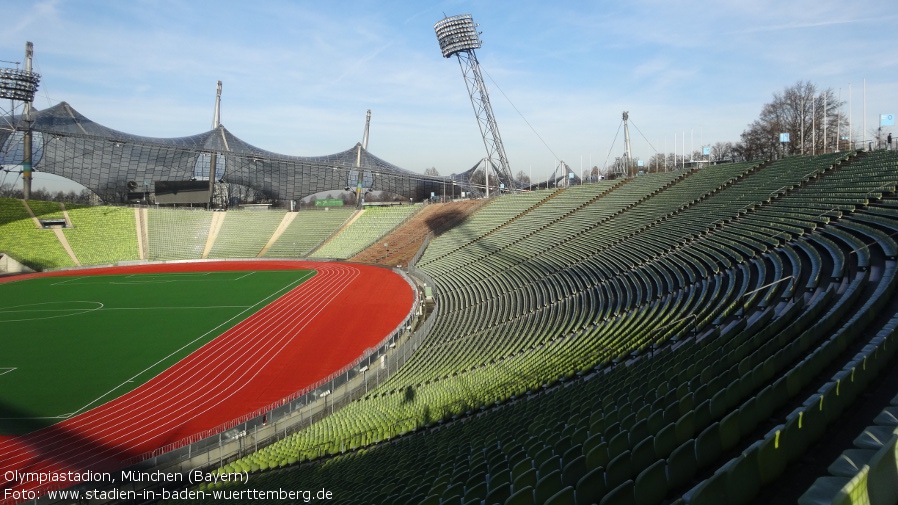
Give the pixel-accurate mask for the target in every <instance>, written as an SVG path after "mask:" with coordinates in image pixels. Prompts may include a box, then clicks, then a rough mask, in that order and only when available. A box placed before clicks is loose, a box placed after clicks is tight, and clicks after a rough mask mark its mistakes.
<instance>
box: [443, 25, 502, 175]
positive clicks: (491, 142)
mask: <svg viewBox="0 0 898 505" xmlns="http://www.w3.org/2000/svg"><path fill="white" fill-rule="evenodd" d="M477 26H478V25H476V24H474V18H472V17H471V15H470V14H461V15H458V16H450V17H447V18H444V19H441V20H440V21H437V23H436V24H435V25H433V29H434V31H435V32H436V34H437V40H438V41H439V42H440V50H441V51H442V52H443V57H444V58H450V57H451V56H452V55H455V56H456V57H457V58H458V64H459V66H460V67H461V74H462V76H463V77H464V78H465V84H466V85H467V87H468V95H470V97H471V105H472V106H473V107H474V115H475V116H476V117H477V124H478V125H479V126H480V134H481V135H482V136H483V146H484V147H485V148H486V158H487V162H486V167H485V170H490V168H491V167H492V168H493V169H494V170H496V172H497V173H496V175H497V176H498V178H499V182H501V183H503V184H505V187H506V188H513V187H514V178H513V176H512V174H511V167H509V165H508V157H507V156H505V146H503V145H502V137H501V136H499V126H498V125H497V124H496V118H495V116H493V108H492V106H491V105H490V97H489V93H488V92H487V89H486V84H485V83H484V82H483V76H482V75H481V74H480V63H479V62H478V61H477V55H476V54H475V53H474V50H475V49H479V48H480V45H481V43H480V36H479V35H480V33H479V32H478V31H477Z"/></svg>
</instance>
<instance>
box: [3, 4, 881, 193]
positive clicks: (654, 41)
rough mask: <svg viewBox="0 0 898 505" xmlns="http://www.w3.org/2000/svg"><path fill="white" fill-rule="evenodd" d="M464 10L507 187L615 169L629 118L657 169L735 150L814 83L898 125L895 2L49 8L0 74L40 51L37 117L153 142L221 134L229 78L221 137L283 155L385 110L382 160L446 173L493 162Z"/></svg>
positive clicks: (856, 113)
mask: <svg viewBox="0 0 898 505" xmlns="http://www.w3.org/2000/svg"><path fill="white" fill-rule="evenodd" d="M466 13H468V14H471V15H473V17H474V20H475V21H476V22H477V23H479V24H480V30H481V31H482V35H481V39H482V40H483V47H482V48H481V49H480V50H478V51H477V56H478V59H479V60H480V64H481V68H482V70H483V71H484V72H485V74H486V75H485V79H486V82H487V84H488V86H489V90H490V98H491V102H492V105H493V109H494V112H495V115H496V118H497V122H498V125H499V130H500V131H501V134H502V138H503V141H504V143H505V148H506V152H507V154H508V158H509V161H510V164H511V167H512V170H513V171H514V172H517V171H519V170H524V171H525V172H528V171H532V174H533V177H534V179H537V180H541V179H544V178H545V177H547V176H548V174H549V173H550V172H551V171H552V169H553V168H554V166H555V160H556V159H562V160H564V161H566V162H567V163H568V164H569V165H570V166H571V167H572V168H574V169H575V170H578V169H579V168H580V167H581V166H582V167H583V168H587V167H588V166H590V162H591V163H592V165H599V166H600V167H601V166H603V165H604V164H605V163H606V160H609V156H610V160H611V161H613V159H614V157H615V156H619V155H620V153H621V152H623V149H624V147H623V134H622V133H621V134H620V135H619V136H618V137H617V140H616V141H615V135H616V134H617V132H618V128H619V126H620V123H621V112H622V111H625V110H627V111H629V113H630V120H631V137H632V139H633V151H634V155H635V156H639V157H641V158H643V159H648V158H649V157H650V156H651V155H652V153H653V150H652V147H650V146H649V143H651V144H653V145H654V149H657V150H658V151H666V152H671V151H673V150H674V136H675V135H676V136H677V140H676V142H677V143H678V147H677V150H679V149H680V146H681V145H682V142H683V138H682V135H683V134H684V132H685V144H686V149H687V150H690V149H696V150H697V149H700V147H701V145H702V144H706V145H707V144H711V143H714V142H718V141H737V140H738V139H739V134H740V133H741V132H742V131H743V130H744V129H745V127H746V126H747V125H748V123H750V122H751V121H753V120H754V119H755V118H756V117H757V116H758V114H759V112H760V110H761V107H762V105H763V104H764V103H765V102H768V101H770V99H771V97H772V95H773V93H775V92H780V91H782V90H783V89H784V88H785V87H787V86H790V85H792V84H795V83H796V82H798V81H800V80H808V81H811V82H813V83H815V84H816V85H817V86H818V87H819V88H833V89H834V90H835V91H836V92H837V93H838V92H839V90H840V89H841V96H842V98H843V100H845V101H846V102H847V101H848V86H849V84H850V85H851V89H852V95H851V99H852V111H851V112H852V118H853V125H854V127H855V128H854V129H855V130H857V131H860V130H861V128H862V127H861V121H862V116H863V112H864V108H863V81H864V79H866V96H867V100H866V102H867V106H866V111H867V126H868V129H870V128H873V127H874V126H876V125H878V118H879V114H881V113H895V112H898V103H896V98H898V93H896V92H898V36H896V35H895V33H896V30H895V26H896V20H898V6H895V5H893V4H889V3H886V2H882V1H881V0H880V1H872V0H859V1H855V2H851V3H845V2H842V1H835V0H814V1H805V0H799V1H788V2H782V1H768V0H755V1H752V2H747V1H744V0H739V1H735V0H723V1H718V2H696V1H686V2H669V1H664V2H662V1H654V0H631V1H627V2H622V1H621V2H618V1H612V2H572V1H571V2H569V1H564V0H561V1H558V2H551V3H550V2H545V1H530V0H524V1H514V2H495V1H494V2H484V1H480V2H469V1H438V2H430V3H426V4H425V3H422V2H413V1H396V0H392V1H391V0H385V1H349V2H321V1H315V2H307V1H286V0H285V1H256V2H230V1H186V0H182V1H173V0H172V1H125V2H120V1H111V0H109V1H81V0H69V1H66V0H56V1H54V0H37V1H29V2H8V3H7V5H6V6H5V7H4V14H5V19H6V20H7V21H6V23H5V26H4V36H3V37H2V39H0V59H2V60H8V61H21V60H22V59H23V54H24V46H25V41H28V40H30V41H32V42H33V43H34V47H35V59H34V62H35V70H36V71H38V72H40V73H41V74H42V81H41V87H40V91H39V93H38V96H37V97H36V98H35V106H36V107H37V108H47V107H49V106H51V105H54V104H56V103H58V102H60V101H66V102H68V103H70V104H71V105H72V106H73V107H74V108H75V109H76V110H78V111H80V112H81V113H82V114H84V115H86V116H87V117H89V118H91V119H93V120H94V121H97V122H99V123H101V124H104V125H106V126H109V127H111V128H114V129H117V130H122V131H126V132H129V133H135V134H139V135H146V136H155V137H178V136H184V135H192V134H196V133H200V132H203V131H206V130H208V129H210V128H211V122H212V113H213V103H214V98H215V85H216V81H218V80H222V81H223V87H224V90H223V95H222V117H221V122H222V124H223V125H225V126H226V127H227V128H228V129H229V130H230V131H231V132H233V133H234V134H235V135H237V136H238V137H240V138H242V139H244V140H246V141H247V142H250V143H251V144H254V145H256V146H258V147H260V148H263V149H267V150H270V151H275V152H280V153H285V154H291V155H303V156H306V155H321V154H329V153H334V152H338V151H342V150H344V149H348V148H350V147H352V146H353V145H355V143H356V142H358V141H360V140H361V136H362V130H363V127H364V118H365V111H366V110H367V109H371V110H372V121H371V134H370V142H369V150H370V151H371V152H372V153H374V154H375V155H377V156H380V157H381V158H384V159H386V160H388V161H390V162H392V163H395V164H397V165H399V166H401V167H404V168H407V169H410V170H416V171H423V170H424V169H425V168H428V167H436V168H437V170H439V171H440V173H441V174H449V173H453V172H460V171H463V170H466V169H468V168H470V167H471V166H472V165H474V164H475V163H476V162H477V160H479V159H480V158H481V157H482V156H483V155H484V148H483V143H482V141H481V137H480V131H479V129H478V127H477V123H476V121H475V119H474V113H473V111H472V108H471V104H470V101H469V99H468V95H467V90H466V88H465V84H464V81H463V79H462V76H461V72H460V70H459V66H458V63H457V61H456V60H455V59H444V58H443V57H442V55H441V54H440V50H439V46H438V44H437V40H436V37H435V35H434V32H433V24H434V23H435V22H437V21H438V20H439V19H441V18H442V17H443V16H444V14H445V15H450V16H451V15H455V14H466ZM3 65H5V66H12V65H11V64H9V63H4V64H3ZM500 89H501V91H500ZM506 96H507V98H506ZM847 112H848V111H847V107H846V113H847ZM522 116H523V117H522ZM528 123H529V125H528ZM531 125H532V128H533V129H531ZM533 130H535V132H534V131H533ZM665 145H666V146H667V148H666V149H665ZM38 179H39V178H38ZM38 179H36V180H38ZM39 185H40V183H39V182H37V183H36V187H37V186H39Z"/></svg>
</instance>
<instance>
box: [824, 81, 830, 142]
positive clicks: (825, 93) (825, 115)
mask: <svg viewBox="0 0 898 505" xmlns="http://www.w3.org/2000/svg"><path fill="white" fill-rule="evenodd" d="M827 95H829V92H828V91H827V92H824V93H823V153H824V154H825V153H826V122H827V121H826V117H827V114H826V97H827Z"/></svg>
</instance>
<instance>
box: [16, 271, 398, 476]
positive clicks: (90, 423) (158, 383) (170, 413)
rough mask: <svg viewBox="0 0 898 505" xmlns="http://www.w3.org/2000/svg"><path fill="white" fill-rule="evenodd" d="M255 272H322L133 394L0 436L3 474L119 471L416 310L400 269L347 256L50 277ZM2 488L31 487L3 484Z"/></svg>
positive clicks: (330, 367)
mask: <svg viewBox="0 0 898 505" xmlns="http://www.w3.org/2000/svg"><path fill="white" fill-rule="evenodd" d="M261 269H265V270H280V269H314V270H316V271H317V272H318V273H317V275H315V276H314V277H312V278H311V279H309V280H307V281H306V282H304V283H302V284H300V285H299V286H298V287H295V288H293V289H289V292H287V293H286V294H284V295H283V296H280V297H279V298H277V299H276V300H275V301H273V302H271V303H269V304H268V305H266V306H265V307H263V308H262V309H260V310H259V311H258V312H256V313H255V314H253V315H251V316H250V317H248V318H247V319H245V320H243V321H241V322H240V323H238V324H237V325H235V326H234V327H232V328H231V329H230V330H227V331H226V332H224V334H222V335H221V336H219V337H218V338H216V339H213V340H212V341H211V342H209V343H208V344H206V345H204V346H203V347H201V348H200V349H198V350H197V351H195V352H194V353H192V354H191V355H189V356H188V357H186V358H184V359H183V360H181V361H180V362H178V363H177V364H176V365H174V366H173V367H171V368H169V369H168V370H166V371H165V372H163V373H161V374H160V375H158V376H156V377H155V378H153V379H151V380H150V381H149V382H147V383H146V384H144V385H142V386H140V387H139V388H137V389H135V390H133V391H132V392H130V393H128V394H125V395H124V396H121V397H119V398H117V399H115V400H112V401H110V402H108V403H106V404H104V405H101V406H99V407H97V408H94V409H92V410H89V411H87V412H85V413H83V414H80V415H78V416H76V417H73V418H71V419H68V420H66V421H63V422H61V423H58V424H56V425H54V426H51V427H48V428H45V429H42V430H39V431H36V432H34V433H31V434H28V435H23V436H20V437H7V438H6V439H0V476H2V475H4V474H5V473H6V472H7V471H9V470H17V471H19V472H25V471H28V472H63V471H68V470H72V471H79V472H83V471H86V470H88V469H89V470H92V471H112V470H115V469H117V468H119V467H120V466H121V464H122V462H123V461H125V460H127V459H128V458H131V457H133V456H135V455H139V454H143V453H146V452H148V451H152V450H155V449H157V448H159V447H163V446H165V445H167V444H171V443H173V442H177V441H179V440H182V439H184V438H186V437H189V436H191V435H195V434H197V433H203V432H205V431H206V430H209V429H211V428H215V427H217V426H220V425H222V424H223V423H226V422H228V421H230V420H233V419H236V418H239V417H241V416H243V415H245V414H247V413H250V412H253V411H256V410H258V409H260V408H263V407H265V406H269V405H272V404H274V403H276V402H278V401H279V400H281V399H283V398H285V397H287V396H289V395H291V394H292V393H294V392H296V391H299V390H302V389H303V388H305V387H307V386H309V385H311V384H314V383H316V382H317V381H319V380H321V379H323V378H325V377H328V376H329V375H331V374H332V373H333V372H335V371H337V370H340V369H341V368H343V367H344V366H346V365H347V364H349V363H351V362H352V361H353V360H354V359H356V358H357V357H358V356H360V355H361V354H362V353H363V352H364V351H365V350H366V349H368V348H371V347H373V346H375V345H377V344H378V343H379V342H380V341H382V340H383V339H384V338H385V337H386V336H388V335H389V333H390V332H391V331H392V330H394V329H395V328H396V327H397V326H398V325H399V324H400V323H401V322H402V321H403V320H404V318H405V317H406V316H407V315H408V312H409V310H410V309H411V307H412V302H413V297H414V294H413V293H412V289H411V287H410V286H409V285H408V283H406V282H405V280H404V279H402V278H401V277H399V276H398V275H396V274H394V273H393V272H391V271H389V270H386V269H383V268H378V267H372V266H367V265H355V264H345V263H320V262H295V261H292V262H276V261H265V262H208V263H177V264H159V265H140V266H137V267H127V268H123V267H115V268H106V269H91V270H78V271H67V272H54V273H52V275H60V274H63V275H65V274H68V275H85V274H101V273H102V274H119V273H159V272H186V271H190V272H194V271H220V270H261ZM0 482H2V480H0ZM4 488H12V489H29V488H33V486H28V485H26V486H22V485H21V484H20V483H17V482H5V483H2V484H0V489H4Z"/></svg>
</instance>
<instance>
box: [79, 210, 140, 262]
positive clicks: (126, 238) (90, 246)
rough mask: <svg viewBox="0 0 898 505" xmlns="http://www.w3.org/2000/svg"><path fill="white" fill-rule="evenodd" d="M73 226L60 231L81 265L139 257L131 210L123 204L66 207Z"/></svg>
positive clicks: (131, 259) (129, 259)
mask: <svg viewBox="0 0 898 505" xmlns="http://www.w3.org/2000/svg"><path fill="white" fill-rule="evenodd" d="M66 210H67V212H68V215H69V218H70V219H71V220H72V226H73V227H72V228H66V229H65V230H63V233H64V234H65V237H66V239H67V240H68V242H69V245H70V246H71V247H72V250H73V251H74V253H75V255H76V256H77V257H78V260H79V261H80V262H81V264H82V265H109V264H114V263H117V262H119V261H133V260H136V259H138V258H139V252H138V250H137V235H136V233H135V229H136V228H135V225H134V211H133V210H132V209H129V208H122V207H110V206H101V207H86V206H72V205H69V206H67V207H66Z"/></svg>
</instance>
